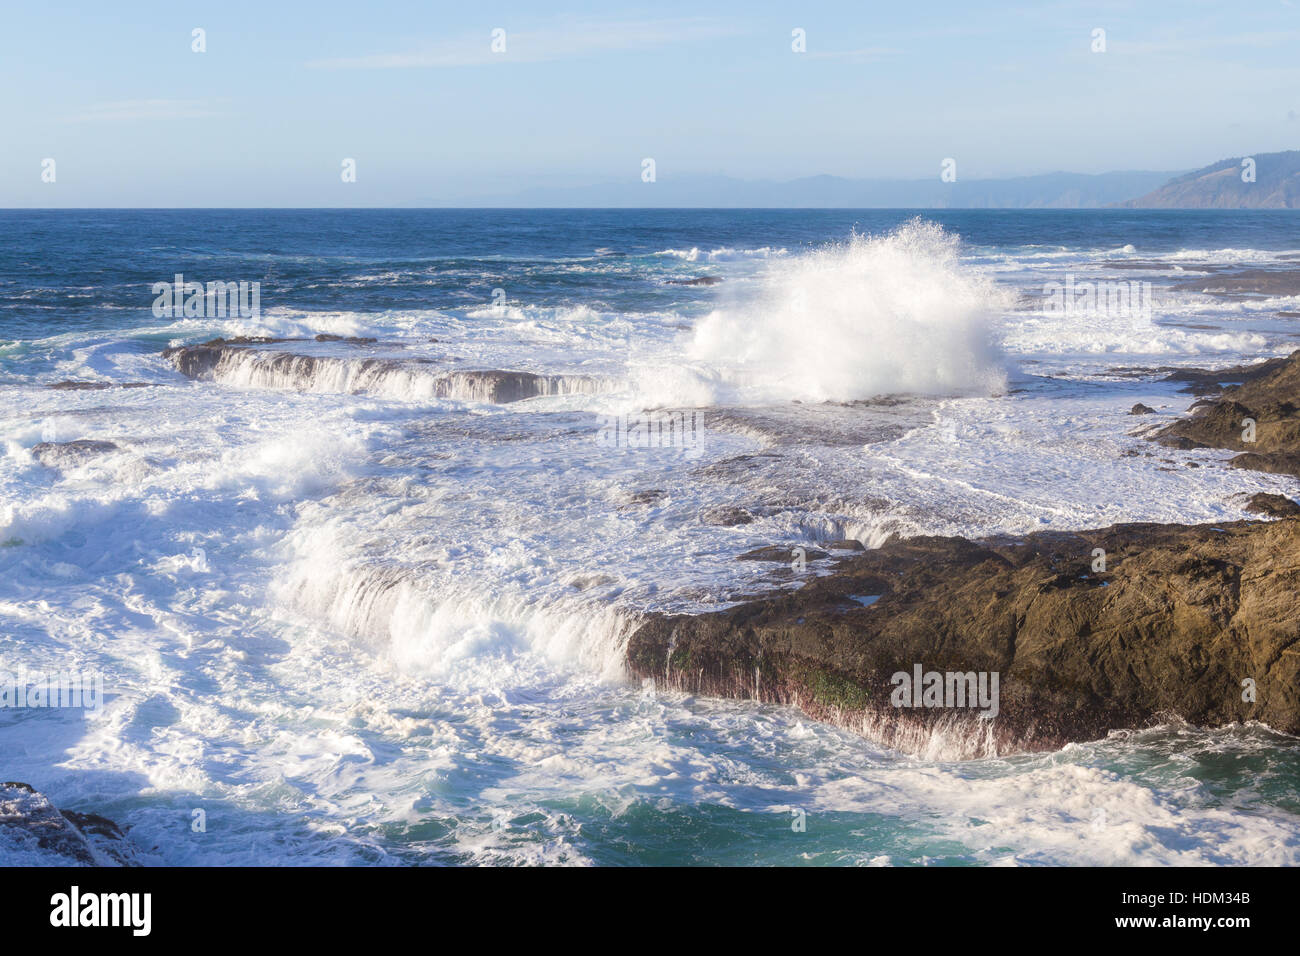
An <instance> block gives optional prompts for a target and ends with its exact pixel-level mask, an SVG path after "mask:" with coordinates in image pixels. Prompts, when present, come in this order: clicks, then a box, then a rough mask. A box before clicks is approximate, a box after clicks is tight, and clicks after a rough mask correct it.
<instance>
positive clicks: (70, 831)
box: [0, 781, 142, 866]
mask: <svg viewBox="0 0 1300 956" xmlns="http://www.w3.org/2000/svg"><path fill="white" fill-rule="evenodd" d="M0 850H3V851H4V856H5V858H6V859H14V858H19V859H22V858H25V857H30V858H31V862H33V863H36V864H39V865H42V866H59V865H61V866H140V865H142V862H141V859H140V854H139V853H138V851H137V850H136V848H135V847H134V846H133V845H132V844H131V843H130V841H129V840H128V839H127V836H126V833H125V832H124V831H123V830H122V828H121V827H119V826H118V825H117V824H116V823H114V822H113V821H112V820H109V819H108V818H107V817H101V816H99V814H96V813H77V812H76V811H73V810H59V809H58V808H56V807H55V806H54V804H52V803H51V802H50V801H49V798H47V797H46V796H45V795H44V794H43V793H41V792H39V791H38V790H36V788H34V787H32V786H31V785H30V784H26V783H17V782H14V781H8V782H4V783H0Z"/></svg>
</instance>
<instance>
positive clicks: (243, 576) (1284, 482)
mask: <svg viewBox="0 0 1300 956" xmlns="http://www.w3.org/2000/svg"><path fill="white" fill-rule="evenodd" d="M1298 272H1300V220H1297V219H1296V217H1295V216H1294V215H1293V214H1291V213H1289V212H1286V211H1281V212H1190V211H1173V212H1151V211H1128V210H1124V211H1120V210H1097V211H1049V210H1029V211H1022V210H1016V211H1009V210H1008V211H998V210H990V211H944V210H921V211H907V210H313V211H307V210H233V209H232V210H166V211H164V210H120V211H118V210H86V211H13V210H10V211H0V435H2V436H3V440H4V454H3V455H2V456H0V683H9V684H14V683H18V682H20V681H21V680H22V679H23V678H22V675H27V676H28V677H30V676H31V675H35V674H50V673H70V674H77V675H84V676H93V678H94V679H95V680H97V681H102V697H97V698H96V700H95V706H94V707H86V706H82V707H31V706H28V707H4V708H0V779H9V780H22V781H25V782H28V783H30V784H32V785H33V786H35V787H37V788H38V789H39V790H41V791H43V792H44V793H46V794H47V795H48V796H49V797H50V798H51V800H53V801H54V803H55V804H56V805H57V806H59V807H61V808H63V809H70V810H80V811H84V812H94V813H98V814H102V815H104V816H107V817H109V818H111V819H113V820H115V821H116V822H118V823H119V824H122V825H124V826H126V827H129V834H130V838H131V841H132V843H133V844H134V845H135V846H136V847H138V848H139V850H140V852H141V854H142V859H143V860H144V861H145V862H150V863H158V864H173V865H222V864H274V865H306V864H379V865H389V864H535V863H555V864H604V865H611V864H675V863H688V864H780V865H833V864H860V865H914V864H916V865H986V864H1138V865H1141V864H1295V863H1297V862H1300V741H1297V740H1296V739H1295V738H1293V737H1289V736H1285V735H1282V734H1279V733H1276V732H1274V731H1272V730H1270V729H1269V728H1268V727H1265V726H1262V725H1254V724H1252V725H1240V726H1229V727H1221V728H1196V727H1191V726H1186V725H1183V724H1181V723H1179V722H1178V721H1177V720H1175V719H1171V720H1170V721H1169V722H1168V723H1165V724H1162V725H1160V726H1155V727H1150V728H1144V729H1140V730H1132V731H1125V732H1116V733H1113V734H1112V735H1111V736H1110V737H1108V738H1107V739H1105V740H1098V741H1094V742H1090V743H1081V744H1073V745H1070V746H1067V747H1065V748H1063V749H1062V750H1060V751H1057V752H1052V753H1038V754H1029V755H1023V754H1022V755H1016V754H1008V755H1003V756H999V757H995V758H987V759H981V760H972V761H955V760H950V759H946V757H945V750H944V742H943V740H941V739H936V740H934V741H932V742H931V745H930V746H929V748H928V749H927V750H925V751H924V752H917V753H899V752H896V751H892V750H889V749H887V748H885V747H883V746H880V745H879V744H877V743H875V742H873V741H871V740H869V739H866V738H864V737H861V736H858V735H856V734H854V733H851V732H849V731H847V730H844V729H840V728H836V727H832V726H828V725H824V724H821V723H818V722H816V721H812V720H810V719H808V718H807V717H805V716H804V715H802V714H801V713H799V712H798V711H795V710H792V709H789V708H785V707H779V706H775V705H766V704H757V703H752V702H745V701H730V700H728V701H724V700H715V699H709V698H704V697H695V696H689V695H685V694H680V693H672V692H667V691H665V690H664V689H662V688H655V687H653V686H641V684H639V683H633V682H631V681H629V680H628V679H627V678H626V677H625V674H624V671H623V658H622V653H623V648H624V646H625V642H626V640H627V637H628V635H629V633H631V631H632V630H633V629H634V628H635V626H636V623H637V621H638V620H639V619H640V616H641V615H644V614H646V613H647V612H656V611H672V612H682V613H696V612H701V611H707V610H710V609H716V608H720V607H726V606H729V605H731V604H733V603H735V602H737V601H740V600H743V599H744V598H745V597H746V596H749V595H754V594H759V593H765V592H767V591H770V590H772V589H776V588H790V587H798V586H799V581H798V578H799V576H800V574H820V573H826V572H827V570H828V568H829V564H830V559H820V560H819V559H815V558H810V559H809V560H808V561H807V562H806V566H801V567H799V568H798V569H797V573H791V572H790V568H788V567H787V565H785V564H777V565H776V566H774V565H773V563H771V562H761V561H739V560H737V556H739V555H741V554H744V553H746V552H749V551H753V550H754V549H758V548H770V547H777V548H782V549H786V548H788V549H790V551H791V554H799V553H802V552H798V551H797V549H801V548H802V549H804V552H808V553H815V552H813V549H816V548H824V547H825V546H826V545H827V544H828V543H838V546H839V547H841V548H843V547H847V546H848V545H846V544H845V542H858V543H860V545H862V546H865V547H873V546H876V545H879V544H880V543H881V542H883V541H884V540H886V539H887V538H888V537H889V536H890V535H894V534H900V535H914V534H954V535H965V536H970V537H983V536H993V535H998V536H1009V537H1015V536H1017V535H1023V534H1026V533H1029V532H1032V531H1040V530H1051V529H1055V530H1075V529H1084V528H1092V527H1100V526H1104V525H1109V524H1112V523H1116V522H1125V521H1161V522H1212V521H1233V520H1239V519H1242V518H1245V517H1247V515H1246V513H1245V512H1244V510H1243V507H1244V503H1245V499H1246V497H1247V496H1248V495H1250V494H1252V493H1255V492H1259V491H1269V492H1277V493H1288V489H1289V488H1290V486H1291V484H1292V483H1293V480H1292V479H1289V478H1286V477H1284V476H1276V475H1268V474H1262V473H1256V472H1249V471H1242V470H1234V469H1229V468H1227V467H1225V466H1224V463H1225V462H1226V460H1227V458H1228V457H1230V455H1231V453H1229V452H1220V451H1214V450H1201V451H1195V452H1173V451H1169V450H1167V449H1160V448H1156V447H1155V446H1152V445H1151V444H1150V443H1149V442H1146V441H1145V440H1143V438H1142V437H1141V435H1140V434H1139V431H1140V429H1141V428H1142V427H1144V426H1145V425H1147V424H1148V422H1147V421H1146V420H1145V418H1137V417H1131V416H1129V415H1128V411H1129V409H1130V408H1131V407H1132V406H1133V405H1135V404H1137V403H1143V404H1146V405H1149V406H1151V407H1152V408H1154V409H1156V412H1157V418H1158V420H1160V421H1167V420H1169V418H1170V417H1172V416H1174V415H1177V414H1181V413H1183V412H1184V411H1185V410H1186V408H1187V406H1188V405H1189V404H1190V402H1191V400H1192V398H1191V396H1190V395H1188V394H1186V393H1184V392H1181V391H1179V389H1178V384H1177V383H1174V382H1168V381H1164V378H1165V375H1166V374H1167V372H1168V370H1169V369H1171V368H1178V367H1189V366H1191V367H1217V366H1226V365H1234V364H1238V363H1242V362H1249V361H1255V360H1259V359H1262V358H1267V357H1272V356H1277V355H1285V354H1289V353H1290V352H1291V351H1293V350H1294V349H1296V348H1297V347H1300V325H1297V319H1298V318H1300V295H1297V294H1294V293H1295V292H1296V291H1297V289H1300V284H1298V283H1296V282H1295V281H1293V280H1294V278H1295V275H1296V274H1297V273H1298ZM177 276H181V277H183V278H182V279H181V280H180V281H181V283H182V285H181V289H180V292H182V293H183V292H184V283H189V282H196V283H201V284H203V285H204V289H203V290H202V291H203V293H204V294H203V295H201V296H197V297H192V296H190V295H188V294H178V290H176V289H173V288H171V286H174V285H175V284H176V282H177V278H176V277H177ZM1243 276H1245V277H1247V278H1250V277H1254V278H1253V279H1251V281H1255V286H1254V288H1255V290H1256V291H1252V289H1251V288H1250V287H1249V286H1250V281H1247V282H1244V284H1243V282H1242V281H1239V280H1241V277H1243ZM1260 276H1263V277H1264V279H1263V280H1259V277H1260ZM1288 277H1290V278H1288ZM1256 280H1259V281H1256ZM1274 280H1276V281H1274ZM218 282H220V283H236V284H237V283H240V282H243V283H246V289H245V292H244V294H243V296H242V298H240V297H238V296H236V297H233V298H231V299H230V300H229V302H228V303H227V302H226V301H225V300H222V299H221V294H220V292H218V293H217V294H216V295H209V294H207V293H208V292H209V288H210V287H209V286H208V283H218ZM253 283H256V286H255V287H254V286H253V285H252V284H253ZM168 284H170V285H168ZM1259 290H1262V291H1259ZM254 292H255V294H253V293H254ZM227 304H228V305H229V306H230V307H229V308H225V309H222V313H223V314H218V306H219V305H220V306H225V305H227ZM241 305H243V306H247V308H244V309H243V312H244V313H247V314H231V313H232V311H233V312H239V311H240V306H241ZM176 306H179V308H176ZM1063 306H1064V307H1063ZM240 337H243V338H240ZM217 338H222V339H225V340H227V344H226V345H225V346H224V347H222V348H214V349H211V350H208V351H202V350H198V351H193V352H190V353H180V357H178V356H177V355H170V354H169V355H168V356H166V357H164V355H163V352H164V350H165V349H169V348H174V347H178V346H186V345H195V344H198V343H202V342H205V341H209V340H213V339H217ZM232 339H233V340H235V342H234V343H230V342H229V340H232ZM187 354H188V355H190V356H191V357H192V363H191V364H190V365H188V366H187V365H185V362H184V361H182V358H183V357H184V356H185V355H187ZM182 367H184V368H187V369H188V370H189V371H190V372H191V375H186V374H182ZM1162 370H1163V371H1162ZM503 373H509V374H503ZM69 443H77V444H69ZM1149 452H1151V454H1148V453H1149ZM1193 466H1195V467H1193ZM791 567H793V565H791ZM23 852H25V851H21V850H18V849H12V848H10V849H6V850H4V851H0V863H13V862H30V860H29V859H27V858H26V857H24V856H23Z"/></svg>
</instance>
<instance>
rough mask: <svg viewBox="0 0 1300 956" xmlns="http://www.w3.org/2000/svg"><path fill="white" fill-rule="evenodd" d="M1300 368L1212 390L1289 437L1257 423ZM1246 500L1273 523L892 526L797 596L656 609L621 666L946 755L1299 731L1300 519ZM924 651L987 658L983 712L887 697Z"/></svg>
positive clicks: (672, 684) (1281, 406) (1284, 410)
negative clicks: (1232, 731) (705, 610)
mask: <svg viewBox="0 0 1300 956" xmlns="http://www.w3.org/2000/svg"><path fill="white" fill-rule="evenodd" d="M1298 372H1300V352H1297V353H1296V355H1293V356H1292V357H1291V358H1290V359H1289V360H1286V362H1285V363H1273V367H1272V368H1271V369H1270V370H1269V373H1268V375H1267V376H1264V377H1261V378H1259V379H1258V380H1257V381H1255V382H1248V383H1247V384H1244V385H1242V386H1239V387H1238V388H1237V389H1227V390H1225V391H1224V397H1223V399H1222V400H1221V401H1220V403H1219V404H1222V403H1223V402H1241V403H1243V404H1245V403H1246V402H1250V403H1252V404H1249V405H1248V406H1247V407H1249V408H1250V409H1251V411H1253V412H1255V414H1256V415H1257V416H1258V422H1259V433H1260V434H1261V435H1267V436H1268V437H1267V446H1266V447H1267V449H1268V452H1269V453H1270V454H1294V453H1296V452H1298V451H1300V447H1298V445H1300V443H1297V440H1296V438H1297V435H1300V431H1297V430H1294V429H1291V428H1290V427H1289V426H1284V425H1281V424H1277V425H1274V426H1271V427H1270V428H1269V429H1267V430H1265V428H1264V425H1265V423H1266V422H1278V423H1280V422H1281V421H1283V420H1284V419H1285V416H1293V415H1294V409H1293V408H1291V406H1289V404H1287V399H1285V398H1284V397H1283V396H1284V393H1285V392H1286V391H1287V390H1291V391H1290V394H1292V395H1296V394H1298V392H1297V391H1296V390H1293V388H1292V383H1293V382H1294V381H1296V379H1295V378H1293V376H1295V375H1297V373H1298ZM1270 386H1271V387H1270ZM1247 390H1248V391H1247ZM1209 414H1212V413H1209ZM1225 414H1227V413H1225ZM1237 414H1238V410H1237V409H1236V408H1233V409H1231V410H1230V415H1231V416H1232V417H1234V418H1235V417H1236V416H1237ZM1184 421H1186V420H1184ZM1178 424H1182V423H1178ZM1172 427H1173V426H1171V428H1172ZM1200 427H1201V426H1200V423H1199V422H1198V424H1197V428H1198V429H1199V428H1200ZM1274 429H1276V430H1274ZM1167 431H1168V429H1166V432H1167ZM1196 433H1197V434H1206V435H1207V436H1208V435H1209V434H1210V433H1209V432H1201V431H1197V432H1196ZM1213 434H1214V435H1216V436H1217V435H1218V432H1214V433H1213ZM1287 436H1290V437H1287ZM1205 444H1209V442H1208V441H1207V442H1205ZM1256 498H1257V499H1260V500H1257V501H1256V500H1255V499H1252V500H1253V501H1254V503H1255V504H1257V505H1258V506H1259V507H1260V508H1261V509H1263V510H1265V511H1266V513H1269V514H1276V515H1282V516H1283V517H1280V519H1279V520H1276V521H1240V522H1230V523H1225V524H1219V525H1197V526H1186V525H1161V524H1121V525H1114V526H1112V527H1109V528H1103V529H1100V530H1095V531H1083V532H1079V533H1076V534H1066V533H1059V532H1044V533H1038V534H1033V535H1030V536H1028V537H1026V538H1025V539H1023V540H1021V541H1016V542H1011V543H999V542H974V541H968V540H966V539H964V538H943V537H920V538H911V539H899V538H897V537H895V538H891V539H890V540H889V541H888V542H886V543H885V545H884V546H883V547H881V548H879V549H877V550H873V551H866V552H863V553H861V554H857V555H853V556H850V557H847V558H844V559H842V560H840V561H838V562H837V563H836V565H835V570H834V572H833V573H831V574H829V575H827V576H824V577H811V576H810V578H809V580H808V581H807V583H806V584H805V585H804V586H803V587H802V588H800V589H799V590H797V591H792V592H782V593H776V594H773V595H770V596H767V597H763V598H760V599H757V600H753V601H748V602H746V603H743V604H740V605H738V606H735V607H732V608H729V609H726V610H723V611H718V612H714V613H710V614H701V615H693V616H692V615H677V616H670V615H651V616H650V617H648V618H647V619H646V620H645V622H644V623H643V624H642V625H641V626H640V627H639V628H638V629H637V630H636V631H635V632H634V633H633V634H632V636H631V638H630V640H629V643H628V650H627V660H628V667H629V670H630V671H631V673H632V675H633V676H634V677H637V678H642V679H644V678H647V677H649V678H653V679H654V680H655V681H656V683H657V684H658V685H660V686H664V687H669V688H673V689H678V690H683V691H686V692H689V693H697V694H706V695H712V696H720V697H734V698H747V699H756V700H761V701H767V702H775V703H781V704H790V705H794V706H796V707H799V708H800V709H802V710H803V711H804V712H805V713H807V714H808V715H809V716H811V717H813V718H815V719H820V720H825V721H829V722H832V723H835V724H838V725H841V726H843V727H846V728H849V729H852V730H855V731H857V732H859V733H862V734H864V735H865V736H867V737H869V738H871V739H873V740H875V741H877V742H879V743H882V744H885V745H888V746H892V747H895V748H898V749H900V750H903V751H906V752H909V753H916V754H924V755H927V756H930V757H934V758H940V759H958V758H969V757H979V756H989V755H993V754H1006V753H1012V752H1025V751H1041V750H1052V749H1057V748H1059V747H1061V746H1063V745H1064V744H1066V743H1069V742H1072V741H1083V740H1093V739H1097V738H1100V737H1104V736H1105V735H1106V734H1107V733H1108V732H1110V731H1113V730H1123V729H1132V728H1137V727H1142V726H1148V725H1151V724H1154V723H1160V722H1163V721H1167V720H1170V719H1182V720H1185V721H1188V722H1190V723H1193V724H1198V725H1202V726H1220V725H1223V724H1226V723H1231V722H1233V721H1247V720H1256V721H1262V722H1264V723H1267V724H1268V725H1269V726H1271V727H1273V728H1274V729H1275V730H1279V731H1282V732H1285V733H1290V734H1300V613H1298V612H1300V518H1298V517H1293V516H1291V515H1292V514H1293V512H1292V511H1291V509H1289V508H1287V507H1286V506H1285V503H1286V502H1287V501H1289V499H1285V498H1282V496H1256ZM1274 498H1282V501H1276V500H1273V499H1274ZM1097 549H1101V551H1103V552H1104V554H1105V565H1104V568H1105V569H1104V570H1100V567H1101V565H1100V564H1098V563H1097V558H1098V554H1099V552H1098V551H1097ZM1094 568H1097V570H1094ZM877 596H878V597H877ZM873 597H874V598H875V600H874V601H873V600H872V598H873ZM918 664H919V665H921V666H922V667H923V669H924V671H926V672H931V671H937V672H940V673H944V674H947V673H949V672H952V673H957V674H965V673H971V672H974V673H979V672H987V673H990V674H991V673H994V672H996V673H997V674H998V675H999V701H998V712H997V716H996V717H991V718H988V719H985V718H981V717H980V716H979V714H980V710H979V708H975V707H969V706H967V707H951V706H950V707H943V706H940V707H900V706H895V705H894V703H892V702H891V694H892V693H893V692H894V691H895V684H894V682H893V681H892V680H891V678H892V676H893V675H894V674H896V673H900V672H902V673H907V674H911V673H912V672H913V669H914V667H915V666H916V665H918ZM1252 687H1253V691H1252V690H1251V688H1252ZM1252 697H1253V700H1252V699H1250V698H1252Z"/></svg>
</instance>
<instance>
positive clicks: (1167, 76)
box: [0, 0, 1300, 207]
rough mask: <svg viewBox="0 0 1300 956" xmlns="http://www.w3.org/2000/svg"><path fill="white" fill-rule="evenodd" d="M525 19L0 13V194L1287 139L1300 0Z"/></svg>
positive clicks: (560, 182) (36, 6)
mask: <svg viewBox="0 0 1300 956" xmlns="http://www.w3.org/2000/svg"><path fill="white" fill-rule="evenodd" d="M539 6H541V5H539V4H537V3H536V2H533V3H497V2H490V0H489V2H464V3H455V4H452V3H436V2H428V0H425V2H418V3H417V2H385V0H367V2H357V0H316V2H312V3H296V2H266V0H262V2H245V0H222V2H218V3H186V2H183V0H170V2H149V0H144V2H132V0H122V2H121V3H104V2H102V0H94V2H89V0H86V2H75V3H65V2H59V0H42V2H40V3H19V2H17V0H3V3H0V83H3V88H4V90H5V94H4V96H3V98H2V99H0V207H88V206H128V207H130V206H148V207H173V206H200V207H202V206H236V207H238V206H243V207H254V206H257V207H260V206H409V205H417V206H418V205H424V204H445V203H448V202H451V203H462V204H464V205H474V204H476V203H479V202H484V201H491V200H492V198H493V197H500V196H503V195H508V194H510V193H513V192H516V191H521V190H526V189H531V188H539V187H540V188H547V187H564V186H573V185H586V184H592V183H605V182H618V181H621V180H624V179H628V180H631V181H637V180H640V179H641V177H642V170H643V160H644V159H647V158H651V159H653V160H654V161H655V174H656V177H657V179H658V180H659V181H667V180H669V179H670V178H685V177H692V176H716V175H725V176H730V177H736V178H739V179H745V180H788V179H794V178H798V177H802V176H813V175H822V174H829V175H835V176H844V177H854V178H898V179H923V178H928V177H932V176H933V177H938V176H939V174H940V170H941V164H942V163H943V161H944V160H945V159H948V158H952V159H955V160H956V168H957V170H958V175H959V176H960V177H961V178H963V179H975V178H989V177H1007V176H1017V175H1029V174H1035V173H1043V172H1052V171H1060V170H1064V171H1071V172H1083V173H1096V172H1105V171H1110V170H1187V169H1193V168H1197V167H1200V166H1204V165H1208V164H1209V163H1211V162H1214V161H1216V160H1219V159H1224V158H1227V157H1232V156H1243V155H1251V154H1254V153H1264V152H1272V151H1276V150H1282V149H1289V148H1292V147H1295V146H1297V145H1298V144H1300V57H1298V56H1297V55H1296V51H1297V50H1300V0H1259V2H1252V0H1241V2H1236V3H1229V2H1213V3H1210V2H1200V0H1178V2H1163V0H1143V2H1132V3H1127V2H1105V0H1098V2H1088V3H1084V2H1052V0H1046V2H1041V3H1035V2H1023V3H1006V4H1001V3H987V4H985V3H977V2H969V3H965V2H948V0H924V2H917V0H912V2H898V0H891V2H877V0H865V2H864V0H854V2H832V3H816V2H799V3H763V2H756V0H745V2H734V3H733V2H722V3H706V2H699V0H696V2H689V3H688V2H675V0H655V2H653V3H639V4H638V3H631V4H629V3H623V2H619V0H606V2H595V3H580V2H569V3H565V2H563V0H560V2H558V3H554V4H550V3H548V4H546V5H545V6H546V7H548V8H549V9H550V10H553V11H554V12H542V11H541V10H540V9H539ZM196 29H197V30H202V31H203V34H202V38H203V41H204V44H203V45H204V46H205V50H204V52H196V51H195V50H194V46H195V45H196V40H195V34H194V31H195V30H196ZM494 30H502V31H504V46H505V49H504V51H503V52H494V51H493V50H492V43H493V31H494ZM796 30H801V31H803V37H804V42H805V50H804V52H796V51H795V49H794V46H795V45H796V42H795V39H794V31H796ZM1097 30H1104V31H1105V34H1104V39H1105V50H1104V52H1094V51H1093V46H1094V45H1096V39H1095V31H1097ZM498 36H500V34H498ZM499 45H500V44H499V43H498V46H499ZM348 159H350V160H353V161H354V163H355V170H356V176H355V181H352V182H344V175H343V167H344V161H345V160H348ZM47 160H53V161H54V163H53V167H52V168H53V180H54V181H53V182H47V181H43V177H44V179H48V178H50V176H49V172H48V170H49V168H50V167H49V164H47V163H46V161H47Z"/></svg>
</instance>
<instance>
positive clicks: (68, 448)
mask: <svg viewBox="0 0 1300 956" xmlns="http://www.w3.org/2000/svg"><path fill="white" fill-rule="evenodd" d="M117 447H118V446H117V445H116V444H115V443H113V442H111V441H94V440H91V439H87V438H79V439H77V440H76V441H64V442H56V441H43V442H41V443H40V444H38V445H33V446H32V457H33V458H35V459H36V460H37V461H39V462H40V463H41V464H42V465H44V466H45V467H46V468H75V467H77V466H79V465H83V464H85V463H86V462H88V461H90V460H91V459H92V458H97V457H99V456H100V455H106V454H108V453H109V452H111V451H117Z"/></svg>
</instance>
